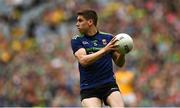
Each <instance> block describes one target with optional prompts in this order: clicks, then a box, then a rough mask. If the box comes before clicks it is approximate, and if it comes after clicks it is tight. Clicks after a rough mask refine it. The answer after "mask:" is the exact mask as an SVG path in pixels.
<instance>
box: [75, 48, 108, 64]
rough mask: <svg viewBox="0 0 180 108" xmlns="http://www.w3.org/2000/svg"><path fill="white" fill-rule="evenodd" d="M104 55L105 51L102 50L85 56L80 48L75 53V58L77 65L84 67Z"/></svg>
mask: <svg viewBox="0 0 180 108" xmlns="http://www.w3.org/2000/svg"><path fill="white" fill-rule="evenodd" d="M105 53H106V50H105V49H103V48H102V49H101V50H99V51H97V52H95V53H92V54H88V55H87V54H86V50H85V49H84V48H80V49H79V50H78V51H76V52H75V57H76V58H77V59H78V61H79V63H80V64H81V65H82V66H84V67H86V66H88V65H90V64H92V63H94V62H95V61H96V60H98V59H99V58H101V57H102V56H103V55H104V54H105Z"/></svg>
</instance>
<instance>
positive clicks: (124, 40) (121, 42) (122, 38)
mask: <svg viewBox="0 0 180 108" xmlns="http://www.w3.org/2000/svg"><path fill="white" fill-rule="evenodd" d="M115 37H116V39H117V40H118V41H117V42H116V43H115V45H118V51H119V52H120V53H122V54H127V53H129V52H130V51H131V50H132V49H133V39H132V38H131V36H129V35H128V34H126V33H120V34H118V35H116V36H115Z"/></svg>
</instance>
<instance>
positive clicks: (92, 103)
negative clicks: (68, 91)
mask: <svg viewBox="0 0 180 108" xmlns="http://www.w3.org/2000/svg"><path fill="white" fill-rule="evenodd" d="M81 104H82V106H83V107H93V108H94V107H101V106H102V102H101V100H100V99H99V98H97V97H91V98H86V99H83V100H82V101H81Z"/></svg>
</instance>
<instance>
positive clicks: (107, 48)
mask: <svg viewBox="0 0 180 108" xmlns="http://www.w3.org/2000/svg"><path fill="white" fill-rule="evenodd" d="M117 41H118V40H117V39H116V37H113V38H112V40H111V41H110V42H109V43H108V44H107V45H106V46H105V47H104V48H103V50H105V52H110V51H117V50H118V49H117V46H118V45H115V43H116V42H117Z"/></svg>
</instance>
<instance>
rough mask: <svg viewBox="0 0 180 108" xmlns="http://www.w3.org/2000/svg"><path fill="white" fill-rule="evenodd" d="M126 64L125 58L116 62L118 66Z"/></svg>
mask: <svg viewBox="0 0 180 108" xmlns="http://www.w3.org/2000/svg"><path fill="white" fill-rule="evenodd" d="M124 64H125V60H123V61H121V62H118V63H116V65H117V66H119V67H123V66H124Z"/></svg>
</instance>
